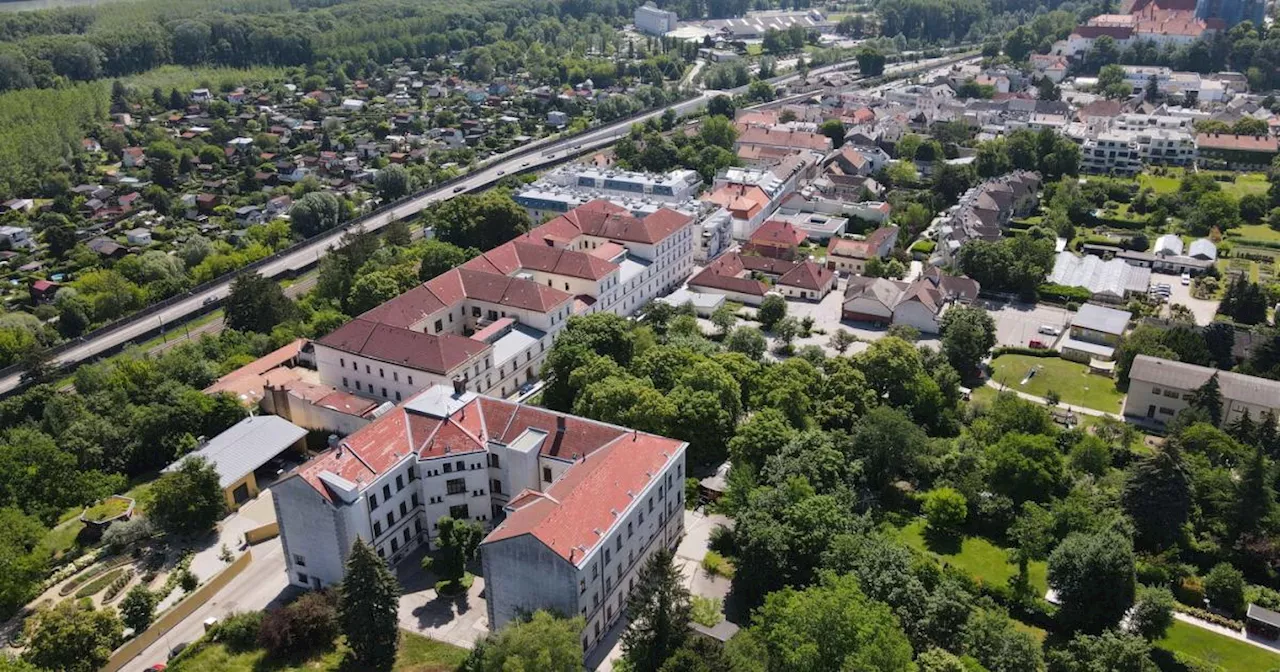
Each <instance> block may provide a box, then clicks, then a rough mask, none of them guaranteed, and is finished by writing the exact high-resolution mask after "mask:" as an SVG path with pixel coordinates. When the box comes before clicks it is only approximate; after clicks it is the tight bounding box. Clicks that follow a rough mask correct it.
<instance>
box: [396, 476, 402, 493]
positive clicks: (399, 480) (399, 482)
mask: <svg viewBox="0 0 1280 672" xmlns="http://www.w3.org/2000/svg"><path fill="white" fill-rule="evenodd" d="M401 490H404V476H401V475H399V474H397V475H396V492H400V491H401Z"/></svg>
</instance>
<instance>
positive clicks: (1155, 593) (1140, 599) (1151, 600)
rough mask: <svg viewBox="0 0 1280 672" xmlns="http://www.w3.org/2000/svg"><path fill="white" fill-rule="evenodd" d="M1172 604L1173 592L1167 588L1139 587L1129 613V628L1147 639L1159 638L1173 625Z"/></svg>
mask: <svg viewBox="0 0 1280 672" xmlns="http://www.w3.org/2000/svg"><path fill="white" fill-rule="evenodd" d="M1173 604H1174V600H1173V593H1172V592H1171V591H1170V590H1169V589H1168V588H1164V587H1160V588H1146V587H1143V588H1139V589H1138V596H1137V600H1136V601H1135V602H1134V605H1133V611H1132V612H1130V613H1129V629H1130V630H1132V631H1133V632H1136V633H1138V634H1139V635H1142V637H1143V639H1146V640H1147V641H1153V640H1157V639H1160V638H1161V637H1163V636H1164V633H1165V631H1166V630H1168V629H1169V626H1171V625H1173Z"/></svg>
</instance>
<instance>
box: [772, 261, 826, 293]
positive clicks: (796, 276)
mask: <svg viewBox="0 0 1280 672" xmlns="http://www.w3.org/2000/svg"><path fill="white" fill-rule="evenodd" d="M832 277H833V274H832V272H831V271H829V270H827V268H826V267H825V266H819V265H818V264H815V263H813V262H812V261H802V262H800V263H799V264H796V266H795V268H792V269H791V270H790V271H787V272H786V273H784V274H783V275H782V277H781V278H778V284H779V285H787V286H788V287H799V288H801V289H810V290H821V289H822V288H823V287H826V286H827V284H829V283H830V282H831V279H832Z"/></svg>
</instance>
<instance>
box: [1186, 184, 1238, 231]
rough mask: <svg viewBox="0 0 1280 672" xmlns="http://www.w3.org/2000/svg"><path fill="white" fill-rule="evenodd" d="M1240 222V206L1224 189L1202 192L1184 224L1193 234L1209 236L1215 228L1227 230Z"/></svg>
mask: <svg viewBox="0 0 1280 672" xmlns="http://www.w3.org/2000/svg"><path fill="white" fill-rule="evenodd" d="M1239 224H1240V206H1239V204H1237V203H1236V199H1234V198H1232V197H1231V195H1230V194H1227V193H1226V192H1223V191H1210V192H1207V193H1204V194H1201V195H1200V198H1199V200H1197V201H1196V204H1195V207H1193V208H1191V210H1190V212H1189V213H1188V214H1187V217H1186V220H1185V221H1184V226H1186V227H1187V231H1188V232H1189V233H1190V234H1191V235H1193V236H1207V235H1209V232H1210V231H1212V230H1213V229H1215V228H1216V229H1218V230H1219V231H1226V230H1227V229H1230V228H1234V227H1236V226H1239Z"/></svg>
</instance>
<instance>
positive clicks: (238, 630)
mask: <svg viewBox="0 0 1280 672" xmlns="http://www.w3.org/2000/svg"><path fill="white" fill-rule="evenodd" d="M264 620H265V619H264V617H263V614H262V612H261V611H246V612H233V613H230V614H227V617H226V618H224V619H222V621H220V622H219V623H218V624H217V625H215V626H213V629H212V630H210V631H209V637H210V639H212V640H213V641H215V642H219V643H221V644H223V645H225V646H226V647H227V649H228V650H230V651H232V652H233V653H239V652H242V651H249V650H250V649H253V648H255V647H256V646H257V645H258V633H259V632H261V630H262V624H263V622H264Z"/></svg>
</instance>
